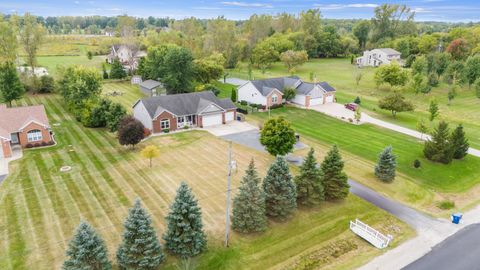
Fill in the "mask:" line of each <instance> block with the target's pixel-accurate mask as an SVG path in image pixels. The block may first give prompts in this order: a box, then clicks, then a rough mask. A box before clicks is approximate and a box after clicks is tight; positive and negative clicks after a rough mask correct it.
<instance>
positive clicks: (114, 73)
mask: <svg viewBox="0 0 480 270" xmlns="http://www.w3.org/2000/svg"><path fill="white" fill-rule="evenodd" d="M125 77H127V72H125V69H123V66H122V64H121V63H120V61H119V60H118V59H115V60H113V63H112V67H111V69H110V79H123V78H125Z"/></svg>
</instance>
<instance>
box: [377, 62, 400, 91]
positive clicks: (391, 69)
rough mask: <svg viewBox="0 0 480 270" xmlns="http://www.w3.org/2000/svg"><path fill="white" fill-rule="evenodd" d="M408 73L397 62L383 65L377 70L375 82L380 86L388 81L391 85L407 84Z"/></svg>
mask: <svg viewBox="0 0 480 270" xmlns="http://www.w3.org/2000/svg"><path fill="white" fill-rule="evenodd" d="M407 81H408V73H407V72H406V71H405V70H404V69H403V68H402V67H400V65H399V64H397V63H395V62H394V63H392V64H389V65H381V66H380V67H378V68H377V69H376V70H375V83H376V85H377V87H378V86H380V85H381V84H384V83H388V84H389V85H390V86H401V85H405V84H406V83H407Z"/></svg>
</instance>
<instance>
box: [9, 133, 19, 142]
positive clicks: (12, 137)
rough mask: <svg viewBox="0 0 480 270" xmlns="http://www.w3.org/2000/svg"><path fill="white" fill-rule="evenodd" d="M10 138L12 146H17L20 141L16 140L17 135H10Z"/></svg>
mask: <svg viewBox="0 0 480 270" xmlns="http://www.w3.org/2000/svg"><path fill="white" fill-rule="evenodd" d="M10 138H11V139H12V144H19V143H20V141H19V140H18V133H12V134H10Z"/></svg>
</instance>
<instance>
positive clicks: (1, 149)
mask: <svg viewBox="0 0 480 270" xmlns="http://www.w3.org/2000/svg"><path fill="white" fill-rule="evenodd" d="M1 158H3V147H2V139H0V159H1Z"/></svg>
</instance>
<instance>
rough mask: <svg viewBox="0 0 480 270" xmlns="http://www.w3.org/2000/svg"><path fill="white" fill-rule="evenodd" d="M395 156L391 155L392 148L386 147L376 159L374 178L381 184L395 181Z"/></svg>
mask: <svg viewBox="0 0 480 270" xmlns="http://www.w3.org/2000/svg"><path fill="white" fill-rule="evenodd" d="M396 159H397V158H396V156H395V155H394V154H393V153H392V147H391V146H388V147H386V148H385V149H384V150H383V151H382V153H380V155H379V157H378V163H377V165H376V166H375V176H376V177H377V178H378V179H380V180H382V181H383V182H392V181H393V179H395V170H396V168H397V161H396Z"/></svg>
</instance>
